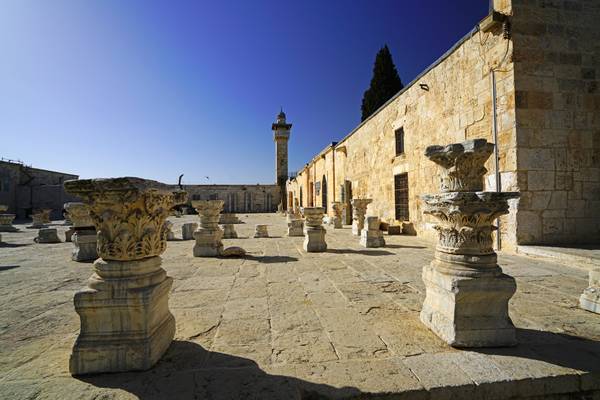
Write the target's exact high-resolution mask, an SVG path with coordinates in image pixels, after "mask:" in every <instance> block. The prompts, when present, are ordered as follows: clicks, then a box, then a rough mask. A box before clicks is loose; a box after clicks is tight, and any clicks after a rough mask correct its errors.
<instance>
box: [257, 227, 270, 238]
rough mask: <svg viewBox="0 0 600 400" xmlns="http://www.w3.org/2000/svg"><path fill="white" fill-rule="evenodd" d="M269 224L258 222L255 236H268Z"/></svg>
mask: <svg viewBox="0 0 600 400" xmlns="http://www.w3.org/2000/svg"><path fill="white" fill-rule="evenodd" d="M267 227H268V225H261V224H257V225H256V226H255V227H254V237H255V238H268V237H269V230H268V229H267Z"/></svg>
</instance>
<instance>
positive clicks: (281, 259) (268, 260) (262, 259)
mask: <svg viewBox="0 0 600 400" xmlns="http://www.w3.org/2000/svg"><path fill="white" fill-rule="evenodd" d="M240 258H245V259H246V260H252V261H257V262H259V263H263V264H275V263H285V262H293V261H298V259H297V258H296V257H290V256H253V255H251V254H246V255H245V256H243V257H240Z"/></svg>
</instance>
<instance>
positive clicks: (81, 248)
mask: <svg viewBox="0 0 600 400" xmlns="http://www.w3.org/2000/svg"><path fill="white" fill-rule="evenodd" d="M65 210H67V213H68V214H69V216H70V217H71V221H72V222H73V230H74V232H73V235H72V236H71V241H72V242H73V246H74V249H73V253H72V256H71V259H72V260H73V261H89V260H95V259H96V258H98V252H97V251H96V228H95V227H94V221H92V217H91V216H90V207H89V206H88V205H87V204H84V203H77V202H73V203H66V204H65Z"/></svg>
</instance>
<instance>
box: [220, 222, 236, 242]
mask: <svg viewBox="0 0 600 400" xmlns="http://www.w3.org/2000/svg"><path fill="white" fill-rule="evenodd" d="M237 237H238V235H237V232H236V231H235V228H234V227H233V224H223V238H224V239H236V238H237Z"/></svg>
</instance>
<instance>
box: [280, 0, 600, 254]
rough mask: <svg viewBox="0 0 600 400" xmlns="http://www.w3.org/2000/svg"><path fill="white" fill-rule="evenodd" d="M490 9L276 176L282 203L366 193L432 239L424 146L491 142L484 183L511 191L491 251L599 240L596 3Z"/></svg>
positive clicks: (388, 218) (506, 4)
mask: <svg viewBox="0 0 600 400" xmlns="http://www.w3.org/2000/svg"><path fill="white" fill-rule="evenodd" d="M494 10H495V12H493V13H490V15H489V16H488V17H487V18H485V19H484V20H483V21H482V22H481V23H480V24H478V26H476V27H475V28H474V29H473V30H472V31H471V32H469V33H468V34H467V35H466V36H465V37H463V38H462V39H461V40H460V41H459V42H458V43H457V44H456V45H455V46H454V47H453V48H452V49H450V50H449V51H448V52H447V53H446V54H444V55H443V56H442V57H441V58H440V59H438V60H437V61H436V62H435V63H434V64H433V65H431V66H430V67H429V68H428V69H427V70H425V71H424V72H423V73H422V74H420V75H419V76H418V77H417V78H416V79H415V80H414V81H413V82H411V83H410V84H409V85H407V86H406V87H405V88H404V89H402V90H401V91H400V92H399V93H398V94H397V95H396V96H394V97H393V98H392V99H390V100H389V101H388V102H387V103H386V104H385V105H384V106H382V107H381V108H380V109H379V110H378V111H377V112H375V113H374V114H373V115H372V116H371V117H369V118H368V119H367V120H365V121H364V122H363V123H361V124H360V125H359V126H358V127H357V128H355V129H354V130H353V131H352V132H350V133H349V134H348V135H347V136H345V137H344V138H343V139H342V140H340V141H339V142H337V143H332V144H330V145H329V146H327V147H326V148H325V149H323V151H321V152H320V153H319V154H317V155H316V156H315V157H313V159H311V160H310V161H309V162H308V163H307V164H306V165H305V166H304V168H303V169H302V170H300V171H299V172H298V175H297V176H296V177H295V178H293V179H290V180H288V183H287V189H286V190H287V195H288V197H289V198H290V199H289V200H288V206H290V205H294V204H298V205H300V206H302V205H304V206H313V205H314V206H323V207H326V208H327V210H328V212H329V213H331V210H330V209H331V207H330V203H331V201H343V202H345V203H347V204H348V206H349V201H350V200H351V199H352V198H372V199H373V203H372V204H371V205H370V206H369V209H368V212H369V213H370V214H373V215H378V216H379V217H381V218H382V220H384V221H385V222H388V223H403V225H404V227H405V230H406V231H407V232H409V233H415V234H418V235H421V236H423V237H427V238H431V239H433V238H434V234H435V231H434V230H433V229H432V227H433V225H432V222H433V220H431V218H430V217H428V216H425V215H423V213H422V211H421V207H422V202H421V200H420V196H421V195H422V194H426V193H436V192H438V190H439V189H438V188H439V175H438V171H437V168H436V166H435V164H433V163H432V162H430V161H429V160H427V159H426V158H425V156H424V152H425V148H426V147H427V146H429V145H433V144H439V145H446V144H450V143H455V142H461V141H464V140H468V139H475V138H485V139H487V140H488V141H490V142H494V143H496V144H497V161H496V155H494V156H493V157H491V158H490V160H489V161H488V162H487V164H486V168H487V170H488V173H487V176H486V181H485V190H488V191H496V190H502V191H518V192H520V193H521V198H520V199H518V200H514V201H512V203H511V210H510V214H509V215H507V216H504V217H502V218H501V220H500V232H501V244H502V248H503V249H506V250H511V249H514V248H515V247H516V246H517V245H519V244H566V243H590V242H592V243H594V242H595V243H597V242H598V241H600V217H598V215H600V87H599V86H600V46H598V45H597V43H598V42H599V40H600V24H598V23H597V21H598V20H600V1H598V0H593V1H581V2H575V1H524V0H496V1H495V2H494ZM497 177H499V179H497ZM348 210H349V212H348V213H347V214H350V209H349V208H348ZM346 222H347V223H348V222H349V216H348V217H347V220H346Z"/></svg>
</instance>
